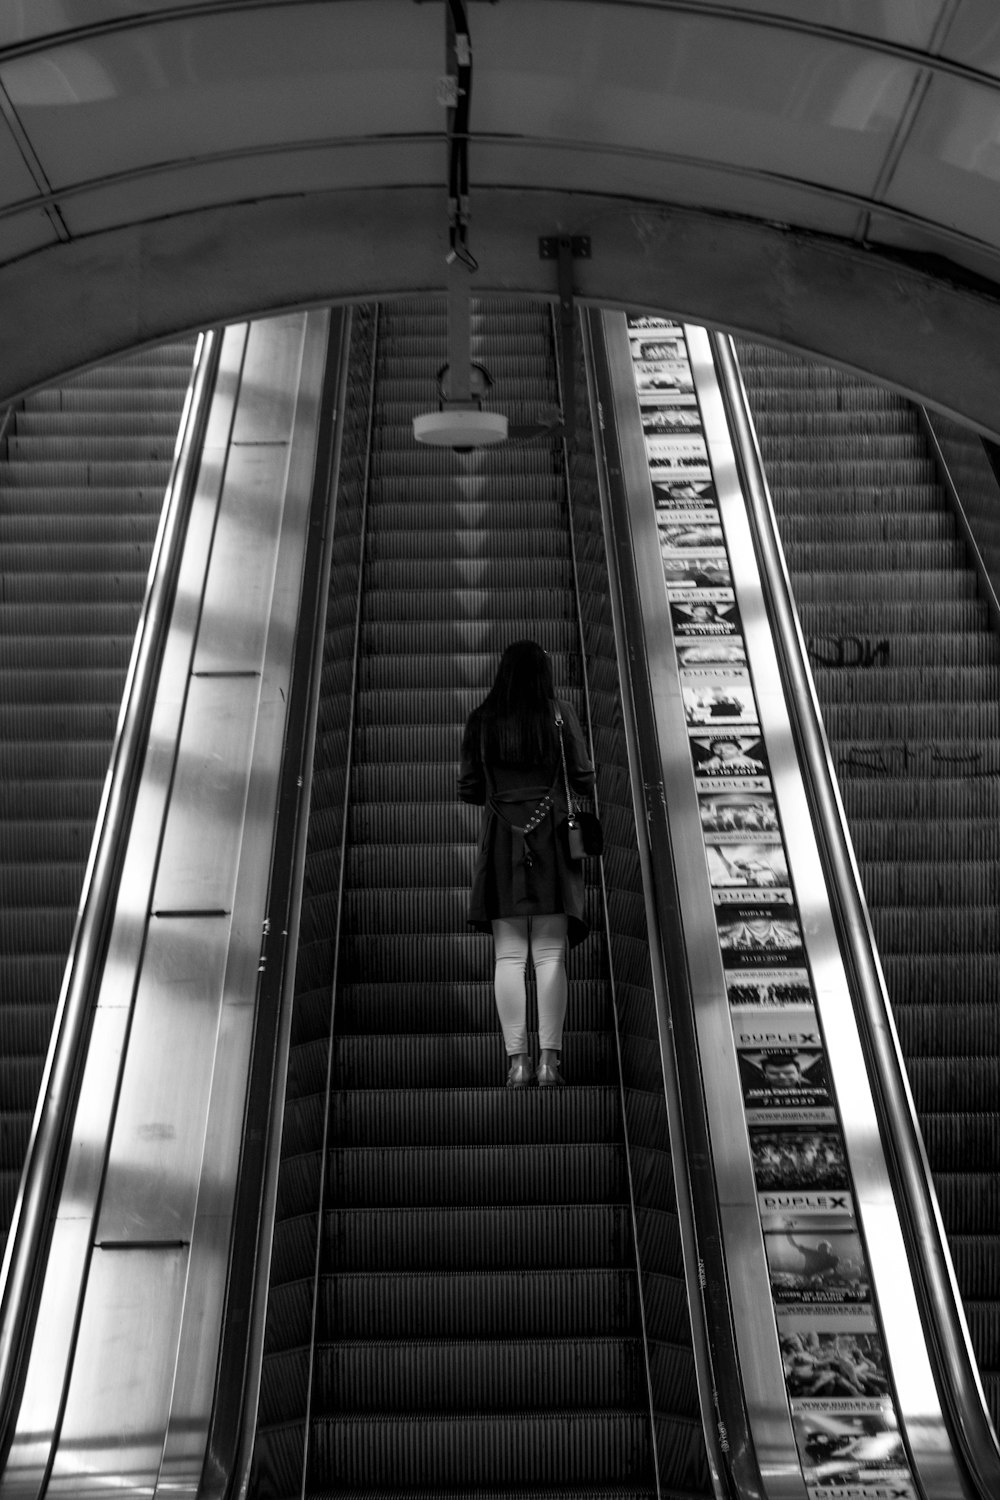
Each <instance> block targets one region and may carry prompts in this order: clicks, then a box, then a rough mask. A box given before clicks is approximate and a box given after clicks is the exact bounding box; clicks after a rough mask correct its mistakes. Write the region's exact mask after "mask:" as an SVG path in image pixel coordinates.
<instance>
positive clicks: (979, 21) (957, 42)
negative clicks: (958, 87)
mask: <svg viewBox="0 0 1000 1500" xmlns="http://www.w3.org/2000/svg"><path fill="white" fill-rule="evenodd" d="M942 55H943V56H944V57H947V58H950V59H951V60H952V61H954V62H959V63H963V64H964V65H965V66H966V67H969V68H975V69H976V71H977V72H980V73H990V74H992V76H993V77H994V78H1000V5H998V4H997V0H961V4H960V5H959V8H958V12H957V14H956V16H955V19H954V20H953V21H952V23H951V26H950V27H949V28H948V35H947V37H946V38H945V43H944V46H943V48H942Z"/></svg>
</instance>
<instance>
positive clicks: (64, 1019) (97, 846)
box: [0, 330, 221, 1453]
mask: <svg viewBox="0 0 1000 1500" xmlns="http://www.w3.org/2000/svg"><path fill="white" fill-rule="evenodd" d="M220 348H221V337H220V335H219V333H218V332H217V331H216V330H211V331H209V332H207V333H202V334H200V335H199V339H198V344H197V347H196V350H195V357H194V363H193V366H192V374H191V381H190V383H189V386H188V391H187V396H186V398H185V404H184V410H183V412H182V415H181V422H180V427H179V431H178V436H177V442H176V445H175V448H174V456H173V462H172V466H171V471H170V479H169V481H168V484H167V490H166V498H165V500H164V505H163V510H162V512H161V515H160V524H159V529H158V531H157V535H156V540H155V543H154V547H153V557H152V562H151V565H150V571H149V580H148V583H147V588H146V596H145V600H144V602H143V608H142V613H141V615H140V620H139V628H138V631H137V633H136V637H135V644H134V646H133V650H132V657H131V660H130V663H129V669H128V675H127V677H126V681H125V690H124V694H123V698H122V707H121V712H120V715H119V719H118V727H117V731H116V735H115V741H114V745H113V748H112V752H111V762H110V766H109V769H108V773H107V777H106V780H105V784H104V791H103V794H102V798H101V805H100V810H99V812H98V816H97V825H96V832H95V834H94V839H93V843H92V846H91V854H90V859H89V862H88V865H87V871H86V875H85V877H84V885H83V893H82V895H81V899H80V906H79V911H78V915H77V920H76V927H75V930H74V933H73V940H72V945H71V948H70V954H69V959H68V961H67V965H66V971H65V975H64V978H63V985H62V991H61V993H60V996H59V1002H58V1005H57V1008H56V1016H55V1021H54V1024H53V1029H52V1040H51V1043H50V1046H49V1052H48V1056H47V1058H46V1061H45V1069H44V1072H43V1074H42V1083H41V1088H40V1090H39V1096H38V1106H37V1109H36V1111H35V1118H34V1120H33V1122H32V1128H31V1135H30V1138H29V1142H28V1152H27V1157H26V1161H25V1166H24V1171H23V1173H22V1176H21V1184H20V1188H19V1191H18V1197H17V1202H16V1205H15V1209H14V1215H13V1218H12V1221H11V1228H10V1235H9V1237H8V1241H7V1247H6V1251H5V1254H4V1260H3V1267H2V1270H0V1453H6V1451H7V1448H8V1446H9V1442H10V1436H11V1427H12V1422H13V1418H14V1407H15V1405H16V1399H17V1389H18V1386H19V1383H20V1378H21V1370H22V1365H23V1359H24V1352H25V1347H26V1344H27V1341H28V1339H29V1336H30V1330H31V1325H32V1322H33V1318H34V1307H35V1301H36V1294H37V1290H38V1286H39V1285H40V1282H41V1278H42V1274H43V1272H44V1263H45V1248H46V1240H47V1235H48V1230H49V1224H50V1219H51V1209H52V1206H53V1201H54V1195H55V1193H56V1191H57V1189H58V1182H59V1177H60V1169H61V1163H62V1160H63V1155H64V1151H65V1147H66V1143H67V1133H68V1131H69V1129H70V1124H71V1120H72V1113H73V1103H74V1099H75V1096H76V1089H77V1084H78V1081H79V1076H80V1071H81V1067H82V1062H83V1057H84V1055H85V1053H86V1041H87V1037H88V1034H89V1022H90V1017H91V1010H92V1000H93V986H94V983H95V980H96V978H97V977H98V976H99V973H100V966H101V960H102V955H103V951H104V947H105V944H106V941H107V937H108V931H109V925H110V920H111V916H112V914H113V912H114V905H115V898H116V893H117V888H118V882H119V879H120V876H121V867H122V858H123V849H124V845H125V839H124V837H123V834H124V831H125V830H126V829H127V827H128V824H129V821H130V819H131V816H132V809H133V806H134V803H135V796H136V792H137V789H138V785H139V779H140V775H141V771H142V764H143V756H144V754H145V748H146V741H147V738H148V734H149V725H150V720H151V715H152V711H153V700H154V697H155V691H156V681H157V675H158V672H159V667H160V662H161V659H162V656H163V649H164V644H165V641H166V637H167V632H168V629H169V625H170V609H171V603H172V600H173V595H174V590H175V586H176V582H177V576H178V570H179V567H180V560H181V554H182V552H183V547H184V539H185V535H186V532H187V522H188V517H189V515H190V511H191V503H192V500H193V496H194V490H195V478H196V475H197V469H198V460H199V457H200V454H201V449H202V444H203V441H204V434H205V428H206V424H207V421H208V412H209V407H210V404H211V397H212V391H213V387H214V384H215V372H216V369H217V366H218V359H219V350H220Z"/></svg>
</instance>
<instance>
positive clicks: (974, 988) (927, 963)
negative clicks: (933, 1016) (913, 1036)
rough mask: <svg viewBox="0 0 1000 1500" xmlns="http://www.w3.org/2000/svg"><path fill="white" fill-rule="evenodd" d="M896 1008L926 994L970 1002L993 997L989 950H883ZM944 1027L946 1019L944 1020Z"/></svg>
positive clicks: (981, 1002) (983, 1001)
mask: <svg viewBox="0 0 1000 1500" xmlns="http://www.w3.org/2000/svg"><path fill="white" fill-rule="evenodd" d="M882 967H883V968H884V970H885V973H886V978H887V982H888V987H889V993H890V994H891V995H892V998H893V1004H894V1006H895V1007H897V1009H898V1008H900V1007H905V1008H907V1009H909V1008H911V1007H912V1006H914V1005H916V1004H919V1003H920V1002H921V1001H924V1000H926V998H927V996H928V995H931V996H933V995H938V994H939V995H947V996H949V1003H948V1006H946V1007H945V1009H950V1005H951V1001H950V997H951V996H953V995H960V996H961V997H962V1000H963V1001H965V1002H967V1003H968V1004H970V1005H975V1006H977V1007H978V1006H981V1005H984V1004H992V1003H993V1002H994V1001H995V998H996V959H995V956H994V955H993V954H989V953H917V954H914V953H885V954H883V955H882ZM945 1026H947V1021H946V1022H945Z"/></svg>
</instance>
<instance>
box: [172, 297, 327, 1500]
mask: <svg viewBox="0 0 1000 1500" xmlns="http://www.w3.org/2000/svg"><path fill="white" fill-rule="evenodd" d="M332 313H333V317H334V318H336V317H338V315H339V316H340V328H339V333H338V332H337V330H336V328H335V327H334V326H333V323H332V322H331V328H330V332H329V336H328V337H329V343H328V347H327V353H326V360H325V375H324V380H323V386H324V391H325V392H328V391H329V387H330V380H331V377H332V379H333V381H334V383H335V386H336V402H333V401H330V400H328V397H327V395H326V394H324V396H323V397H322V398H321V399H322V401H323V410H322V411H321V415H320V433H319V438H318V441H317V460H316V469H315V475H314V480H313V502H312V517H311V520H310V529H315V528H316V527H319V528H320V532H321V536H320V540H321V542H322V546H321V548H320V547H317V548H316V549H315V551H314V557H313V564H312V572H313V575H314V576H313V577H312V578H311V579H310V578H305V579H304V581H303V589H302V601H303V602H302V603H301V604H300V630H299V635H300V641H301V643H302V644H298V643H297V645H296V648H295V660H294V665H293V680H292V683H291V686H290V693H289V714H288V727H287V729H286V747H287V746H288V745H290V744H292V742H293V733H294V727H295V723H296V722H301V723H302V724H304V725H305V732H304V733H303V734H302V735H301V736H300V737H299V738H298V740H297V742H296V743H297V746H298V754H297V755H289V754H286V755H285V757H284V758H283V764H282V769H281V773H280V781H281V793H280V797H281V801H282V803H284V804H285V808H284V813H283V814H282V813H281V812H279V818H281V820H282V823H283V825H284V833H282V832H281V830H280V829H279V831H278V832H277V833H276V838H275V849H274V855H273V861H272V874H271V895H270V896H269V901H268V919H269V924H270V932H271V933H272V934H273V935H274V937H275V942H274V943H273V945H272V946H270V947H269V951H268V963H267V968H266V971H265V975H264V976H263V977H262V980H261V984H260V987H259V989H258V997H257V1013H258V1014H257V1018H256V1022H255V1031H254V1040H253V1049H252V1054H251V1061H250V1077H249V1080H248V1086H247V1097H246V1105H245V1110H244V1125H243V1146H242V1149H241V1154H240V1163H239V1167H238V1169H237V1201H236V1203H235V1205H234V1211H233V1221H232V1232H231V1235H230V1254H229V1267H228V1274H227V1283H226V1293H225V1311H224V1314H223V1329H222V1336H221V1339H220V1345H219V1358H218V1362H217V1368H216V1379H215V1395H214V1399H213V1404H212V1415H211V1419H210V1423H209V1431H208V1439H207V1443H206V1450H205V1459H204V1463H203V1467H202V1474H201V1480H200V1483H199V1487H198V1495H199V1496H200V1497H203V1500H217V1497H218V1500H221V1497H224V1496H225V1497H236V1496H240V1495H244V1494H245V1493H246V1491H247V1488H248V1485H249V1475H250V1465H251V1459H252V1452H253V1432H254V1420H255V1414H256V1409H257V1403H258V1399H259V1386H260V1365H261V1360H262V1357H263V1337H264V1325H265V1316H266V1311H267V1299H268V1278H269V1270H270V1260H271V1241H272V1237H273V1227H274V1215H275V1204H276V1196H277V1172H278V1164H279V1157H280V1150H281V1138H282V1129H281V1116H282V1106H283V1101H284V1088H285V1076H286V1073H287V1066H288V1051H289V1047H290V1042H291V1020H292V1007H291V1003H290V993H291V989H292V986H293V984H294V976H295V959H296V951H297V946H298V921H299V912H300V908H301V902H302V886H303V877H304V866H305V850H306V837H307V834H308V826H309V806H310V796H311V771H310V766H311V754H312V747H313V744H314V741H315V733H316V712H317V705H318V696H319V693H318V689H319V676H320V670H321V667H322V649H321V648H322V639H323V630H324V626H325V618H326V611H325V598H326V587H327V581H328V578H329V571H330V560H331V552H332V543H333V515H334V511H335V491H333V487H334V486H335V485H336V476H337V469H338V461H339V451H340V442H341V436H342V421H341V416H342V409H343V394H344V391H345V389H346V385H345V381H346V369H347V352H348V349H349V346H350V337H351V325H352V313H351V310H350V309H349V308H348V309H333V310H332ZM324 422H325V424H326V427H325V431H324ZM323 527H325V528H326V529H325V531H323V530H322V528H323ZM309 567H310V563H309V561H308V560H307V562H306V568H307V569H309ZM317 591H318V594H317ZM310 593H312V594H313V597H314V602H315V598H316V597H318V599H319V601H320V607H318V608H316V610H315V613H314V614H312V615H307V610H308V601H309V596H310ZM306 618H309V619H310V621H311V624H310V626H309V627H308V628H306V627H305V626H303V624H302V621H303V620H304V619H306ZM304 645H307V649H303V646H304ZM296 716H297V718H296ZM279 866H280V868H279ZM268 995H270V998H268ZM254 1158H255V1160H254ZM240 1247H245V1248H244V1251H243V1265H242V1267H241V1268H238V1267H236V1266H235V1265H234V1262H235V1260H236V1257H237V1254H238V1253H239V1251H240Z"/></svg>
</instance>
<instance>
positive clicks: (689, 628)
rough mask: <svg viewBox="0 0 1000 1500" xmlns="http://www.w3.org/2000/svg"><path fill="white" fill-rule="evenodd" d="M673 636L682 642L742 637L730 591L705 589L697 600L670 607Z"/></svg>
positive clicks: (683, 601)
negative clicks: (713, 636)
mask: <svg viewBox="0 0 1000 1500" xmlns="http://www.w3.org/2000/svg"><path fill="white" fill-rule="evenodd" d="M670 617H671V620H672V622H673V627H674V634H675V635H676V636H677V637H678V638H679V639H680V640H682V641H684V640H689V639H691V638H692V637H701V636H711V635H719V636H729V635H739V636H742V633H743V632H742V628H741V626H740V617H739V614H738V612H737V609H736V601H735V599H734V597H733V591H732V589H728V588H726V589H722V588H719V589H716V588H713V589H704V590H702V591H701V592H700V593H699V594H698V597H697V598H694V599H683V600H678V601H674V600H671V603H670Z"/></svg>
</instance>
